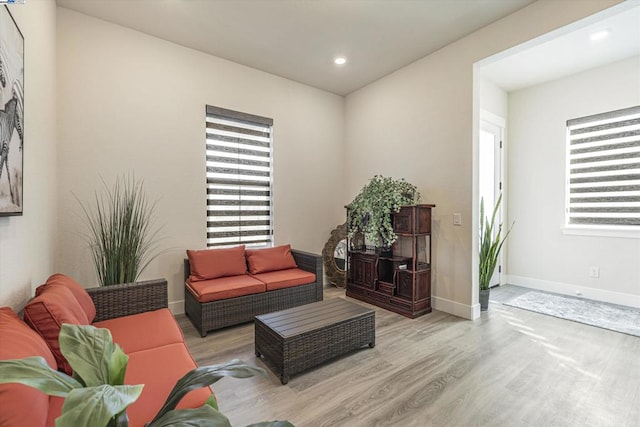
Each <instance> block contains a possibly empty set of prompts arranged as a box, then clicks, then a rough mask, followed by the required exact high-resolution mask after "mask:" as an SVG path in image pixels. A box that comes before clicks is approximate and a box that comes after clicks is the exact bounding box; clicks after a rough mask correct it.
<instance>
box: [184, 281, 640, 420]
mask: <svg viewBox="0 0 640 427" xmlns="http://www.w3.org/2000/svg"><path fill="white" fill-rule="evenodd" d="M511 292H513V290H512V291H511ZM494 295H496V297H497V298H496V300H497V299H499V297H500V295H499V293H496V292H494V290H492V300H494V298H493V296H494ZM508 296H509V295H507V296H505V298H506V297H508ZM332 297H338V298H344V290H341V289H336V288H327V289H326V290H325V298H332ZM347 300H348V301H351V302H354V303H356V304H359V305H361V306H364V307H367V308H372V309H374V310H375V312H376V347H375V348H373V349H368V350H367V351H355V352H353V353H350V354H348V355H346V356H344V357H340V358H337V359H335V360H333V361H331V362H328V363H325V364H323V365H320V366H318V367H317V368H314V369H311V370H309V371H307V372H303V373H301V374H299V375H296V376H294V377H293V378H291V380H290V382H289V383H288V384H287V385H286V386H283V385H281V384H280V379H279V378H278V377H277V376H276V375H275V374H273V373H272V372H271V371H270V370H269V369H267V375H268V377H267V378H262V377H260V378H249V379H233V378H224V379H222V380H221V381H219V382H218V383H216V384H215V391H216V395H217V396H218V400H219V405H220V409H221V410H222V412H223V413H224V414H225V415H227V416H228V417H229V419H230V420H231V422H232V425H234V426H243V425H247V424H250V423H252V422H257V421H262V420H272V419H288V420H290V421H291V422H293V423H294V424H295V425H296V426H302V427H304V426H313V427H315V426H348V427H359V426H363V427H365V426H366V427H369V426H402V427H405V426H416V427H423V426H451V427H458V426H508V427H514V426H516V427H517V426H545V427H547V426H580V427H582V426H612V427H613V426H615V427H620V426H622V427H624V426H628V427H637V426H640V409H639V408H640V338H637V337H633V336H630V335H624V334H620V333H617V332H612V331H607V330H604V329H599V328H595V327H591V326H588V325H583V324H579V323H575V322H570V321H565V320H561V319H557V318H554V317H550V316H545V315H542V314H538V313H533V312H529V311H525V310H520V309H517V308H514V307H508V306H504V305H501V304H500V303H499V302H496V300H494V302H492V303H491V304H490V307H489V311H488V312H486V313H482V315H481V318H480V319H478V320H476V321H473V322H472V321H467V320H464V319H460V318H458V317H454V316H451V315H449V314H446V313H442V312H438V311H433V312H432V313H430V314H427V315H425V316H422V317H419V318H417V319H407V318H405V317H404V316H401V315H398V314H395V313H391V312H389V311H386V310H383V309H381V308H378V307H375V306H372V305H369V304H366V303H363V302H361V301H358V300H354V299H351V298H347ZM178 321H179V323H180V325H181V327H182V329H183V331H184V334H185V338H186V341H187V345H188V346H189V349H190V350H191V352H192V354H193V356H194V358H195V360H196V361H197V362H198V363H199V364H217V363H223V362H225V361H227V360H230V359H233V358H240V359H243V360H245V361H246V362H248V363H252V364H255V365H257V366H260V367H263V368H264V367H265V366H264V363H263V361H262V360H260V359H257V358H256V357H255V356H254V354H253V351H254V348H253V347H254V344H253V343H254V336H253V333H254V326H253V324H252V323H248V324H244V325H240V326H235V327H231V328H225V329H223V330H220V331H215V332H210V333H209V334H208V335H207V337H206V338H201V337H200V335H199V334H198V332H197V331H196V330H195V328H194V327H193V326H192V325H191V323H190V322H189V320H188V319H187V318H185V317H184V316H178Z"/></svg>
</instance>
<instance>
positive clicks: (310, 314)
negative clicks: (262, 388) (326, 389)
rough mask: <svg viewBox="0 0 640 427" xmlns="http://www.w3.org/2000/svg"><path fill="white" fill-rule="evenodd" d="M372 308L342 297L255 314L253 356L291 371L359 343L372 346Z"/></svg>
mask: <svg viewBox="0 0 640 427" xmlns="http://www.w3.org/2000/svg"><path fill="white" fill-rule="evenodd" d="M375 340H376V338H375V312H374V311H373V310H370V309H367V308H365V307H362V306H360V305H357V304H353V303H351V302H348V301H345V300H343V299H341V298H335V299H330V300H326V301H320V302H316V303H313V304H307V305H303V306H300V307H295V308H291V309H288V310H282V311H278V312H275V313H270V314H265V315H262V316H256V320H255V351H256V356H264V358H265V360H266V362H268V363H267V364H268V365H270V367H273V368H274V370H275V371H276V373H278V374H280V381H281V382H282V384H286V383H287V382H288V381H289V378H290V377H291V375H293V374H296V373H299V372H302V371H304V370H306V369H309V368H311V367H313V366H316V365H319V364H320V363H323V362H325V361H327V360H330V359H332V358H334V357H337V356H340V355H343V354H345V353H348V352H350V351H352V350H356V349H358V348H360V347H362V346H365V345H369V346H370V347H374V346H375Z"/></svg>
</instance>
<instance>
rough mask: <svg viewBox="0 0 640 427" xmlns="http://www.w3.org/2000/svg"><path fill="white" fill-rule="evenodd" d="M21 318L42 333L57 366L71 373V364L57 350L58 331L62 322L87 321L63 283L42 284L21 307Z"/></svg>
mask: <svg viewBox="0 0 640 427" xmlns="http://www.w3.org/2000/svg"><path fill="white" fill-rule="evenodd" d="M24 320H25V322H26V323H27V324H28V325H29V326H31V327H32V328H33V329H35V331H36V332H38V333H39V334H40V336H42V337H43V338H44V339H45V341H46V343H47V345H48V346H49V348H50V349H51V352H52V353H53V356H54V357H55V359H56V362H57V365H58V370H60V371H63V372H65V373H67V374H69V375H71V366H69V364H68V363H67V360H66V359H65V358H64V356H63V355H62V353H61V352H60V344H59V343H58V335H60V327H61V326H62V324H63V323H70V324H72V325H88V324H89V319H88V318H87V315H86V313H85V312H84V310H83V309H82V307H81V306H80V303H79V302H78V300H77V299H76V298H75V297H74V296H73V293H72V292H71V291H70V290H69V289H68V288H66V287H65V286H46V287H45V288H44V289H42V291H41V292H40V295H38V296H37V297H35V298H34V299H32V300H31V301H30V302H29V303H28V304H27V305H26V306H25V308H24Z"/></svg>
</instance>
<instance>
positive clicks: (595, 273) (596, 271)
mask: <svg viewBox="0 0 640 427" xmlns="http://www.w3.org/2000/svg"><path fill="white" fill-rule="evenodd" d="M589 277H591V278H593V279H597V278H598V277H600V267H590V268H589Z"/></svg>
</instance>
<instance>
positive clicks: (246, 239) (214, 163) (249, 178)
mask: <svg viewBox="0 0 640 427" xmlns="http://www.w3.org/2000/svg"><path fill="white" fill-rule="evenodd" d="M206 116H207V127H206V141H207V143H206V162H207V247H214V246H233V245H238V244H245V245H247V246H265V245H266V246H271V245H272V238H273V237H272V236H273V227H272V190H271V142H272V140H271V130H272V127H273V120H272V119H268V118H265V117H259V116H254V115H251V114H245V113H240V112H237V111H232V110H226V109H224V108H218V107H212V106H207V113H206Z"/></svg>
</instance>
